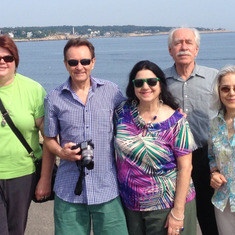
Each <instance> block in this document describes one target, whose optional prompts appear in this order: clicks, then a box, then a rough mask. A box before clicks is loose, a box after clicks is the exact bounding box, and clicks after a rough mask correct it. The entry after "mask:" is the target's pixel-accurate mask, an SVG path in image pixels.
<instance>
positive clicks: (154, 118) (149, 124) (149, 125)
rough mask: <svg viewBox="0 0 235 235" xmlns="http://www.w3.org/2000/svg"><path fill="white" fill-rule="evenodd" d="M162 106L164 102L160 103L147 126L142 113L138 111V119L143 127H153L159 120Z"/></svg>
mask: <svg viewBox="0 0 235 235" xmlns="http://www.w3.org/2000/svg"><path fill="white" fill-rule="evenodd" d="M161 105H162V102H159V105H158V107H157V110H156V112H155V113H156V114H155V115H154V116H153V117H152V119H151V120H150V121H148V123H147V124H146V122H145V120H144V119H143V117H141V115H140V111H139V110H138V119H139V122H140V125H141V127H145V128H147V127H153V122H154V121H155V120H156V119H157V113H158V111H159V109H160V106H161Z"/></svg>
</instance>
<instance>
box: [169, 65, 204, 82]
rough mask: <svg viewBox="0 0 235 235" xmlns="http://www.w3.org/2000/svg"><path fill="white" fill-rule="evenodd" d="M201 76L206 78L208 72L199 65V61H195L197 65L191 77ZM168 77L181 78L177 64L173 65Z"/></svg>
mask: <svg viewBox="0 0 235 235" xmlns="http://www.w3.org/2000/svg"><path fill="white" fill-rule="evenodd" d="M195 76H197V77H201V78H206V73H205V71H204V70H203V69H202V68H201V67H200V66H198V65H197V63H196V62H195V66H194V69H193V72H192V73H191V75H190V77H195ZM167 78H174V79H177V80H178V79H180V78H181V77H180V76H179V75H178V73H177V72H176V66H175V64H174V65H173V66H172V67H171V70H170V72H169V75H168V76H167V77H166V79H167Z"/></svg>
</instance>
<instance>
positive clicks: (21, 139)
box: [0, 98, 35, 158]
mask: <svg viewBox="0 0 235 235" xmlns="http://www.w3.org/2000/svg"><path fill="white" fill-rule="evenodd" d="M0 110H1V113H2V116H3V118H4V119H5V120H6V122H7V124H8V125H9V127H10V128H11V129H12V131H13V132H14V133H15V135H16V136H17V137H18V139H19V140H20V142H21V143H22V144H23V146H24V147H25V148H26V150H27V152H28V153H29V155H30V156H31V157H32V158H35V157H34V154H33V150H32V149H31V147H30V146H29V144H28V143H27V141H26V140H25V138H24V136H23V135H22V134H21V132H20V131H19V130H18V129H17V127H16V126H15V124H14V123H13V121H12V120H11V117H10V115H9V113H8V112H7V110H6V109H5V107H4V105H3V103H2V100H1V98H0Z"/></svg>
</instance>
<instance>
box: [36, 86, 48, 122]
mask: <svg viewBox="0 0 235 235" xmlns="http://www.w3.org/2000/svg"><path fill="white" fill-rule="evenodd" d="M35 93H36V94H35V95H37V97H36V101H35V110H34V118H35V119H38V118H41V117H43V116H44V97H45V96H46V91H45V89H44V88H43V87H42V86H41V85H40V84H38V85H37V87H36V90H35Z"/></svg>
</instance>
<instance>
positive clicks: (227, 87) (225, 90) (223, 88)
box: [219, 86, 235, 93]
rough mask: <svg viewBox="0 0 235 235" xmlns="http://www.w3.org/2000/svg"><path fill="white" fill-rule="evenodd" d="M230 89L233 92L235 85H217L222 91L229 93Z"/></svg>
mask: <svg viewBox="0 0 235 235" xmlns="http://www.w3.org/2000/svg"><path fill="white" fill-rule="evenodd" d="M231 89H232V90H233V92H235V86H233V87H230V86H219V90H220V91H221V92H223V93H229V92H230V91H231Z"/></svg>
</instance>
